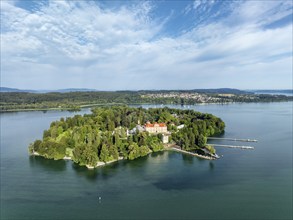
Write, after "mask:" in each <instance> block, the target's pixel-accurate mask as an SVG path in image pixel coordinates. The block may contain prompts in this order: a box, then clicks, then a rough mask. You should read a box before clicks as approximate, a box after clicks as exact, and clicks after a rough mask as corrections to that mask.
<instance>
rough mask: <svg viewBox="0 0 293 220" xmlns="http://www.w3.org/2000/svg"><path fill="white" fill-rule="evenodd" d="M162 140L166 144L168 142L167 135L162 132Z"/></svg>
mask: <svg viewBox="0 0 293 220" xmlns="http://www.w3.org/2000/svg"><path fill="white" fill-rule="evenodd" d="M162 142H163V144H168V143H169V135H166V134H163V136H162Z"/></svg>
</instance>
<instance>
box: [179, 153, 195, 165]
mask: <svg viewBox="0 0 293 220" xmlns="http://www.w3.org/2000/svg"><path fill="white" fill-rule="evenodd" d="M182 160H183V162H184V164H185V165H192V164H193V162H194V157H193V156H190V155H186V154H182Z"/></svg>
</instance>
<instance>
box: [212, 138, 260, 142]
mask: <svg viewBox="0 0 293 220" xmlns="http://www.w3.org/2000/svg"><path fill="white" fill-rule="evenodd" d="M208 139H209V140H226V141H242V142H257V140H255V139H241V138H219V137H208Z"/></svg>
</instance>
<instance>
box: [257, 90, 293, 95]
mask: <svg viewBox="0 0 293 220" xmlns="http://www.w3.org/2000/svg"><path fill="white" fill-rule="evenodd" d="M251 91H252V92H256V93H265V94H266V93H286V94H293V90H292V89H281V90H278V89H277V90H274V89H265V90H251Z"/></svg>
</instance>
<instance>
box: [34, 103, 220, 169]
mask: <svg viewBox="0 0 293 220" xmlns="http://www.w3.org/2000/svg"><path fill="white" fill-rule="evenodd" d="M147 121H150V122H164V123H166V124H167V126H168V130H169V131H171V132H172V135H171V137H170V139H171V141H172V140H173V141H174V142H175V143H177V144H178V145H180V146H182V148H183V149H187V150H189V149H200V148H203V147H204V146H205V145H206V137H207V136H211V135H214V134H216V133H221V132H223V131H224V127H225V124H224V122H223V121H222V120H221V119H219V118H217V117H215V116H213V115H211V114H202V113H199V112H195V111H192V110H179V109H169V108H158V109H157V108H155V109H143V108H129V107H126V106H113V107H111V108H110V107H99V108H95V109H93V110H92V114H86V115H84V116H80V115H76V116H74V117H71V118H66V119H64V118H61V119H60V120H59V121H54V122H52V123H51V125H50V128H49V129H48V130H45V131H44V133H43V139H42V140H36V141H35V142H34V143H32V144H31V145H30V147H29V150H30V152H31V153H38V154H40V155H41V156H44V157H45V158H50V159H62V158H64V157H65V156H66V157H71V158H72V160H73V161H74V162H76V163H78V164H80V165H91V166H95V165H96V164H97V162H99V161H102V162H108V161H111V160H117V159H118V158H119V157H123V158H125V159H130V160H133V159H135V158H138V157H142V156H145V155H147V154H148V153H150V152H156V151H160V150H163V149H164V146H163V143H162V134H157V135H152V134H149V133H148V132H145V131H143V132H138V131H137V132H136V133H134V134H131V135H129V134H128V130H130V129H133V128H135V127H136V126H137V124H138V123H142V124H144V123H146V122H147ZM182 124H184V128H183V129H180V130H178V129H177V126H178V125H182Z"/></svg>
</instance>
